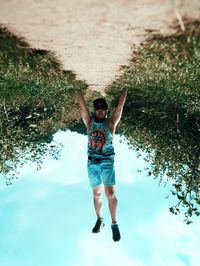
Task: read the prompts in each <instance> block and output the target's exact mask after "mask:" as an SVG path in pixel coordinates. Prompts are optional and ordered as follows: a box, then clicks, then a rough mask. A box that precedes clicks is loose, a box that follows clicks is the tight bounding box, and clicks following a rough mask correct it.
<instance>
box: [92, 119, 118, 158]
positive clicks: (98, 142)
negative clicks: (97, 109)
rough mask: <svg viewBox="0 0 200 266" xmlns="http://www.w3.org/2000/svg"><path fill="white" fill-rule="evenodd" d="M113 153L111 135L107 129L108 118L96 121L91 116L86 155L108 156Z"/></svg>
mask: <svg viewBox="0 0 200 266" xmlns="http://www.w3.org/2000/svg"><path fill="white" fill-rule="evenodd" d="M114 154H115V153H114V147H113V135H112V134H111V133H110V130H109V129H108V119H105V120H104V121H103V122H102V123H97V122H95V121H94V118H92V123H91V128H90V131H89V132H88V156H92V157H95V158H108V157H112V156H114Z"/></svg>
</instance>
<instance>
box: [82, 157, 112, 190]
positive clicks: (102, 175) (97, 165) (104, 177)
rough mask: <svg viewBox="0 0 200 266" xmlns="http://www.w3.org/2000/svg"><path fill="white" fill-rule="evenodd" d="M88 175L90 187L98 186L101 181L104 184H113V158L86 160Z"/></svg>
mask: <svg viewBox="0 0 200 266" xmlns="http://www.w3.org/2000/svg"><path fill="white" fill-rule="evenodd" d="M87 166H88V177H89V181H90V186H91V187H92V188H94V187H97V186H99V185H100V184H101V183H102V182H103V184H104V186H114V185H115V169H114V160H113V159H106V160H102V161H100V162H93V161H90V160H88V165H87Z"/></svg>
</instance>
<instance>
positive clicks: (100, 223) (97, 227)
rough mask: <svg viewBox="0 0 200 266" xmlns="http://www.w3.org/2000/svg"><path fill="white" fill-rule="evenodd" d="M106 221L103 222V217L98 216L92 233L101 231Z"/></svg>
mask: <svg viewBox="0 0 200 266" xmlns="http://www.w3.org/2000/svg"><path fill="white" fill-rule="evenodd" d="M104 225H105V224H104V222H103V218H100V219H99V218H98V219H97V221H96V224H95V226H94V228H93V229H92V233H99V232H100V230H101V228H103V227H104Z"/></svg>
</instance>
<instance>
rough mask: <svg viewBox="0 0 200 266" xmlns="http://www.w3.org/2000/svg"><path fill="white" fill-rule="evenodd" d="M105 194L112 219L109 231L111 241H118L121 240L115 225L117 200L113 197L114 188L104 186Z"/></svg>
mask: <svg viewBox="0 0 200 266" xmlns="http://www.w3.org/2000/svg"><path fill="white" fill-rule="evenodd" d="M105 194H106V197H107V199H108V206H109V210H110V215H111V219H112V225H111V229H112V233H113V240H114V241H119V240H120V239H121V235H120V231H119V227H118V224H117V217H116V215H117V198H116V196H115V190H114V186H105Z"/></svg>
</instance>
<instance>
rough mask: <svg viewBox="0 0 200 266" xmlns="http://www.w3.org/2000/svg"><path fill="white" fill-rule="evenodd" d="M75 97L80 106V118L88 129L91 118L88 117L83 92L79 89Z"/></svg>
mask: <svg viewBox="0 0 200 266" xmlns="http://www.w3.org/2000/svg"><path fill="white" fill-rule="evenodd" d="M77 97H78V103H79V106H80V113H81V118H82V120H83V122H84V124H85V126H86V128H87V130H89V129H90V122H91V118H90V113H89V110H88V108H87V106H86V103H85V99H84V96H83V93H82V92H81V91H78V93H77Z"/></svg>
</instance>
